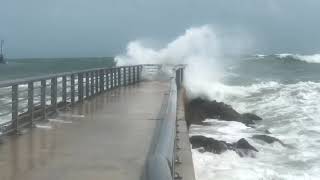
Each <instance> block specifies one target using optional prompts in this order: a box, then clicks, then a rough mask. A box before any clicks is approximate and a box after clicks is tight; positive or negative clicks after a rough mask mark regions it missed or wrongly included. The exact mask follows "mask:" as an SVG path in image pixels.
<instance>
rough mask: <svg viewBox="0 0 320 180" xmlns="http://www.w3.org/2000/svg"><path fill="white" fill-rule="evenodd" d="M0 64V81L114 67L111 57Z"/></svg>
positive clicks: (25, 60) (46, 59) (17, 61)
mask: <svg viewBox="0 0 320 180" xmlns="http://www.w3.org/2000/svg"><path fill="white" fill-rule="evenodd" d="M7 61H8V64H0V81H4V80H10V79H17V78H25V77H32V76H40V75H48V74H55V73H61V72H70V71H79V70H84V69H91V68H102V67H109V66H112V65H114V60H113V58H112V57H101V58H37V59H8V60H7Z"/></svg>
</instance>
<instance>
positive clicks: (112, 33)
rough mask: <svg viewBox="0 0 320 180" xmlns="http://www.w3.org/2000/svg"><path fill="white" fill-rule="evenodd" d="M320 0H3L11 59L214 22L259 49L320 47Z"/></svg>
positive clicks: (164, 36)
mask: <svg viewBox="0 0 320 180" xmlns="http://www.w3.org/2000/svg"><path fill="white" fill-rule="evenodd" d="M319 9H320V1H319V0H27V1H26V0H0V39H5V41H6V54H7V56H8V57H79V56H113V55H116V54H119V53H121V52H123V51H125V47H126V44H127V43H128V42H129V41H131V40H135V39H141V38H142V39H144V38H146V39H153V40H155V41H160V42H161V41H162V42H166V41H171V40H172V39H174V38H175V37H176V36H178V35H180V34H182V33H183V32H184V31H185V30H186V29H187V28H189V27H192V26H201V25H204V24H211V25H213V27H215V28H217V29H218V30H219V32H223V33H222V34H224V35H228V34H230V36H232V35H233V36H242V35H245V36H244V37H247V38H250V39H251V41H254V48H251V51H252V53H265V54H270V53H288V52H290V53H302V54H314V53H319V52H320V34H319V33H320V11H319Z"/></svg>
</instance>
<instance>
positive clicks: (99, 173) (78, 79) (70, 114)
mask: <svg viewBox="0 0 320 180" xmlns="http://www.w3.org/2000/svg"><path fill="white" fill-rule="evenodd" d="M164 72H170V73H164ZM183 77H184V66H183V65H161V64H144V65H132V66H119V67H111V68H100V69H88V70H83V71H77V72H68V73H60V74H54V75H47V76H41V77H33V78H26V79H18V80H12V81H3V82H0V109H1V112H0V179H1V180H22V179H23V180H88V179H94V180H100V179H101V180H106V179H110V180H111V179H112V180H179V179H181V180H195V175H194V168H193V162H192V153H191V148H190V143H189V135H188V129H187V126H186V121H185V117H184V114H185V112H184V103H183V91H184V89H183Z"/></svg>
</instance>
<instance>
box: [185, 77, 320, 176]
mask: <svg viewBox="0 0 320 180" xmlns="http://www.w3.org/2000/svg"><path fill="white" fill-rule="evenodd" d="M228 89H233V90H235V91H236V92H237V91H241V92H242V95H239V94H238V95H237V96H234V93H230V94H228V91H225V94H224V99H222V101H223V102H226V103H227V104H231V105H232V106H233V107H234V108H235V109H236V110H238V111H240V112H254V113H256V114H258V115H259V116H261V117H263V118H264V120H263V121H261V122H259V123H258V124H257V127H256V128H250V127H246V126H244V125H243V124H241V123H238V122H232V121H230V122H228V121H219V120H214V119H213V120H207V124H209V125H207V126H194V125H193V126H191V129H190V135H204V136H207V137H212V138H215V139H217V140H224V141H227V142H229V143H232V142H235V141H237V140H239V139H240V138H246V139H247V140H248V141H249V143H250V144H252V145H253V146H255V147H256V148H257V149H258V150H259V152H258V153H257V154H256V158H240V157H239V156H238V155H237V154H236V153H234V152H231V151H228V152H226V153H223V154H221V155H216V154H212V153H199V152H198V151H197V150H193V159H194V164H195V169H196V175H197V178H198V180H207V179H245V180H250V179H290V180H291V179H299V180H300V179H301V180H302V179H320V173H319V172H320V166H319V164H320V157H319V149H320V121H319V119H320V103H319V102H320V83H317V82H298V83H296V84H281V83H277V82H272V81H271V82H262V83H259V84H254V85H251V86H230V87H228ZM266 129H268V130H269V131H271V133H272V134H271V136H273V137H276V138H279V139H280V140H282V141H283V142H284V143H285V144H288V145H289V147H283V146H282V145H281V144H279V143H274V144H266V143H264V142H262V141H260V140H255V139H252V138H251V137H252V136H253V135H254V134H264V130H266Z"/></svg>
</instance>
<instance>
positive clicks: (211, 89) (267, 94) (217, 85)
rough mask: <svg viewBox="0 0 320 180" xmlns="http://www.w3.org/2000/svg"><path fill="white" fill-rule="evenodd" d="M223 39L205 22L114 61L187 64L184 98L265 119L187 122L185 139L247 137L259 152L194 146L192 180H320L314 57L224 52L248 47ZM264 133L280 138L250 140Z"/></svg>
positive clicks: (319, 74) (317, 61)
mask: <svg viewBox="0 0 320 180" xmlns="http://www.w3.org/2000/svg"><path fill="white" fill-rule="evenodd" d="M240 36H241V35H240ZM225 37H229V36H225ZM239 39H241V38H239ZM225 40H226V39H225V38H220V37H219V35H217V33H216V32H215V30H214V28H212V27H211V26H209V25H205V26H201V27H193V28H190V29H188V30H186V32H185V33H184V34H182V35H181V36H179V37H177V38H176V39H175V40H173V41H172V42H169V43H168V44H167V45H164V46H163V47H162V48H159V46H158V47H157V48H152V47H150V46H149V45H145V44H148V43H144V42H143V41H139V40H136V41H133V42H130V43H129V44H128V47H127V52H126V53H125V54H122V55H119V56H117V57H116V60H117V62H118V65H124V64H139V63H164V64H187V67H186V69H185V78H184V83H185V87H186V90H187V95H188V98H197V97H205V98H207V99H208V100H210V101H214V100H215V101H217V102H223V103H225V104H229V105H231V106H232V107H233V108H234V109H235V110H236V111H237V112H239V113H247V112H250V113H254V114H257V115H258V116H260V117H262V118H263V120H262V121H259V122H257V123H256V124H255V125H254V126H253V127H248V126H246V125H244V124H243V123H241V122H235V121H221V120H217V119H207V120H206V125H205V126H204V125H192V126H191V127H190V137H191V136H195V135H203V136H205V137H209V138H213V139H215V140H218V141H224V142H237V141H238V140H239V139H241V138H245V139H246V140H247V141H248V142H249V144H251V145H252V146H253V147H255V148H256V149H257V150H259V152H257V153H256V157H255V158H252V157H240V156H239V155H238V154H237V153H236V152H235V151H229V150H227V151H225V152H223V153H221V154H214V153H211V152H199V151H198V150H197V149H194V150H193V160H194V165H195V171H196V176H197V180H211V179H216V180H220V179H223V180H232V179H235V180H239V179H240V180H241V179H243V180H251V179H252V180H257V179H259V180H262V179H266V180H267V179H270V180H271V179H272V180H274V179H288V180H292V179H293V180H294V179H320V156H319V150H320V121H319V119H320V115H319V114H320V103H319V102H320V56H319V54H314V55H299V54H275V55H254V56H241V55H239V56H236V58H235V57H234V56H233V57H227V56H225V55H227V54H228V53H229V52H243V51H245V48H246V47H247V44H245V43H244V44H242V42H239V41H237V39H227V40H226V41H228V42H232V44H228V43H226V42H224V41H225ZM221 44H227V45H228V46H227V48H225V47H224V46H221ZM235 45H237V46H235ZM245 54H246V53H245ZM270 133H271V134H270ZM265 134H268V135H270V136H271V137H274V138H277V139H278V140H279V141H275V142H273V143H270V144H269V143H268V142H265V141H263V140H261V138H262V137H261V136H260V137H259V138H260V139H259V138H253V136H255V137H257V135H265ZM280 142H283V144H285V146H284V145H283V144H282V143H280Z"/></svg>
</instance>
